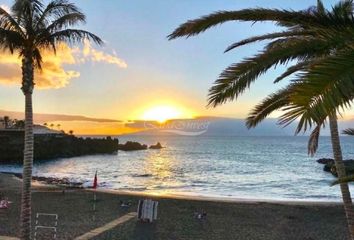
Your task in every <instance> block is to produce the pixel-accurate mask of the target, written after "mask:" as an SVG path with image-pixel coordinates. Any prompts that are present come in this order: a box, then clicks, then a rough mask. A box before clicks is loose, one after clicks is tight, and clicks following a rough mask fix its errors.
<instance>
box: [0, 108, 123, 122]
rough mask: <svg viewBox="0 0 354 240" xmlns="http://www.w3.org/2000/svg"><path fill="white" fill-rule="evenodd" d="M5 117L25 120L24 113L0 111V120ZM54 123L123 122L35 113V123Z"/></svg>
mask: <svg viewBox="0 0 354 240" xmlns="http://www.w3.org/2000/svg"><path fill="white" fill-rule="evenodd" d="M3 116H9V117H10V118H12V119H24V118H25V114H24V113H23V112H15V111H5V110H1V109H0V118H1V117H3ZM54 121H88V122H102V123H103V122H121V121H119V120H114V119H105V118H91V117H85V116H80V115H64V114H46V113H35V114H34V122H35V123H44V122H54Z"/></svg>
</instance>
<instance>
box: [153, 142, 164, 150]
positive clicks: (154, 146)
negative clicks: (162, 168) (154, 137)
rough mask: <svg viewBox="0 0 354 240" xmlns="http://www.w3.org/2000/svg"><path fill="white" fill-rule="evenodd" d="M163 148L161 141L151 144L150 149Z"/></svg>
mask: <svg viewBox="0 0 354 240" xmlns="http://www.w3.org/2000/svg"><path fill="white" fill-rule="evenodd" d="M161 148H163V147H162V145H161V143H159V142H158V143H156V144H155V145H151V146H150V149H161Z"/></svg>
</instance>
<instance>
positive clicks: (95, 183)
mask: <svg viewBox="0 0 354 240" xmlns="http://www.w3.org/2000/svg"><path fill="white" fill-rule="evenodd" d="M92 188H94V189H96V188H97V171H96V173H95V179H94V180H93V186H92Z"/></svg>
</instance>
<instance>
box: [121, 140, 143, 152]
mask: <svg viewBox="0 0 354 240" xmlns="http://www.w3.org/2000/svg"><path fill="white" fill-rule="evenodd" d="M118 149H119V150H122V151H136V150H146V149H147V145H145V144H141V143H138V142H131V141H128V142H126V143H125V144H118Z"/></svg>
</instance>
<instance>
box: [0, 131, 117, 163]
mask: <svg viewBox="0 0 354 240" xmlns="http://www.w3.org/2000/svg"><path fill="white" fill-rule="evenodd" d="M118 143H119V142H118V139H112V138H111V137H106V138H101V139H98V138H79V137H76V136H73V135H67V134H41V135H35V137H34V160H35V161H40V160H50V159H55V158H64V157H76V156H83V155H93V154H113V153H116V152H117V151H118ZM23 150H24V132H23V131H0V163H21V162H22V159H23Z"/></svg>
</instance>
